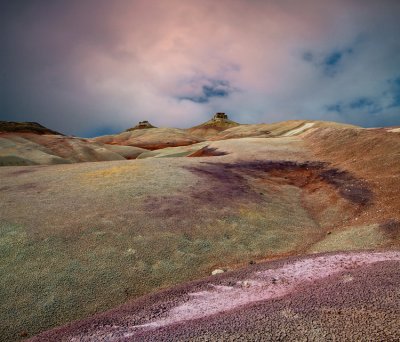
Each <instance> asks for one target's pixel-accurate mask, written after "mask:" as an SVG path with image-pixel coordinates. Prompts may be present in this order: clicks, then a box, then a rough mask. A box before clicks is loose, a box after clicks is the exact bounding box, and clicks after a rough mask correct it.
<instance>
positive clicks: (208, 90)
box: [177, 80, 235, 103]
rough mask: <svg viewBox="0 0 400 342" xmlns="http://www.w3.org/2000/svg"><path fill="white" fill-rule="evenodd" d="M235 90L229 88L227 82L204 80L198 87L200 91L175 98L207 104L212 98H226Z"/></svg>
mask: <svg viewBox="0 0 400 342" xmlns="http://www.w3.org/2000/svg"><path fill="white" fill-rule="evenodd" d="M234 91H235V89H234V88H232V87H231V85H230V82H229V81H225V80H205V81H203V82H202V85H201V86H200V91H198V90H197V91H194V92H193V93H192V94H185V95H181V96H177V98H178V99H179V100H188V101H192V102H195V103H208V102H210V100H211V99H212V98H213V97H221V98H223V97H228V96H229V95H230V94H231V93H232V92H234Z"/></svg>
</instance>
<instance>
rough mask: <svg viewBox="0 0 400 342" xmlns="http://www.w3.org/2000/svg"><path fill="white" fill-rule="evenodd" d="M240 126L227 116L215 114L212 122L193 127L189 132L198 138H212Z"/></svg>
mask: <svg viewBox="0 0 400 342" xmlns="http://www.w3.org/2000/svg"><path fill="white" fill-rule="evenodd" d="M239 125H240V124H238V123H237V122H235V121H232V120H230V119H229V118H228V115H227V114H225V113H215V115H214V116H213V118H212V119H211V120H209V121H207V122H204V123H202V124H201V125H198V126H194V127H191V128H189V129H187V131H188V132H190V133H191V134H193V135H196V136H198V137H202V138H210V137H212V136H215V135H216V134H218V133H220V132H222V131H224V130H226V129H228V128H232V127H236V126H239Z"/></svg>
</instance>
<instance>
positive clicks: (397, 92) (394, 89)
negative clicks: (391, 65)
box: [388, 76, 400, 108]
mask: <svg viewBox="0 0 400 342" xmlns="http://www.w3.org/2000/svg"><path fill="white" fill-rule="evenodd" d="M388 83H389V85H390V90H389V93H390V96H391V97H392V103H391V104H390V106H389V108H393V107H399V106H400V76H399V77H395V78H392V79H390V80H388Z"/></svg>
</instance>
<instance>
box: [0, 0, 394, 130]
mask: <svg viewBox="0 0 400 342" xmlns="http://www.w3.org/2000/svg"><path fill="white" fill-rule="evenodd" d="M0 44H1V45H0V120H8V121H36V122H39V123H41V124H43V125H45V126H47V127H49V128H52V129H55V130H58V131H60V132H63V133H66V134H73V135H78V136H97V135H102V134H109V133H115V132H120V131H122V130H124V129H126V128H129V127H132V126H134V125H135V124H136V123H137V122H138V121H142V120H149V121H150V122H151V123H152V124H153V125H155V126H158V127H178V128H187V127H191V126H194V125H197V124H199V123H201V122H204V121H206V120H208V119H209V118H210V117H211V116H212V115H213V114H214V113H215V112H225V113H227V114H228V115H229V117H230V118H231V119H233V120H235V121H238V122H240V123H269V122H276V121H281V120H292V119H309V120H329V121H339V122H345V123H352V124H355V125H361V126H364V127H380V126H395V125H400V1H399V0H279V1H278V0H275V1H273V0H218V1H215V0H201V1H200V0H196V1H194V0H163V1H161V0H159V1H157V0H130V1H125V0H113V1H107V0H68V1H64V0H62V1H61V0H48V1H44V0H24V1H15V0H11V1H8V0H3V1H1V4H0Z"/></svg>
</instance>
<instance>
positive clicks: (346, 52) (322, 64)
mask: <svg viewBox="0 0 400 342" xmlns="http://www.w3.org/2000/svg"><path fill="white" fill-rule="evenodd" d="M353 52H354V48H352V47H349V48H344V49H335V50H332V51H330V52H328V53H325V54H320V53H314V52H312V51H306V52H304V53H303V55H302V59H303V60H304V61H305V62H307V63H310V64H312V65H313V66H315V67H316V68H318V69H320V70H322V72H323V73H324V75H325V76H329V77H333V76H335V75H336V74H337V73H338V72H339V71H340V68H341V66H342V64H343V63H344V60H345V59H346V58H347V57H349V56H350V55H351V54H353Z"/></svg>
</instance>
